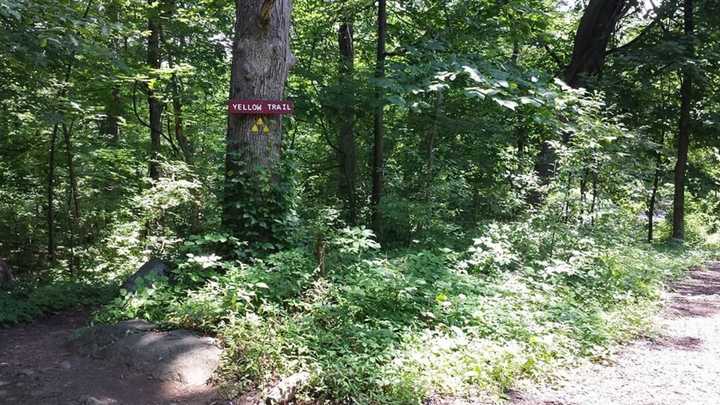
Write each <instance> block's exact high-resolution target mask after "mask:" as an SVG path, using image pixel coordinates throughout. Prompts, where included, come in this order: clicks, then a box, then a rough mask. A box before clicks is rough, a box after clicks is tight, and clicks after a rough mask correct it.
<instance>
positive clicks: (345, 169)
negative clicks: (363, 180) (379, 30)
mask: <svg viewBox="0 0 720 405" xmlns="http://www.w3.org/2000/svg"><path fill="white" fill-rule="evenodd" d="M338 45H339V47H340V80H341V81H342V83H345V84H347V85H349V86H352V84H351V83H352V81H353V73H354V70H355V66H354V65H355V62H354V59H355V49H354V44H353V24H352V22H344V23H342V24H341V25H340V28H339V29H338ZM350 88H351V89H353V91H351V93H350V94H346V95H344V96H343V103H342V105H341V106H340V111H339V120H340V131H339V132H340V133H339V135H340V139H339V142H338V146H339V147H338V160H339V162H338V163H339V167H340V181H339V182H338V194H339V197H340V199H341V200H342V201H343V203H344V205H345V212H346V218H347V222H348V224H349V225H355V224H356V223H357V200H356V195H355V192H356V190H355V169H356V167H357V152H356V146H355V133H354V128H353V127H354V121H355V119H354V118H355V111H354V110H355V108H354V103H355V92H354V88H353V87H350Z"/></svg>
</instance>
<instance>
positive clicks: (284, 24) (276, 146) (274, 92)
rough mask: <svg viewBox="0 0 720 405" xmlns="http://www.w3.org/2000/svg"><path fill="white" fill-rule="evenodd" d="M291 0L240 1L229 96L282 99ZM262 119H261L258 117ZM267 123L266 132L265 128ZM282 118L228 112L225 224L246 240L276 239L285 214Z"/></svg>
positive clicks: (290, 62)
mask: <svg viewBox="0 0 720 405" xmlns="http://www.w3.org/2000/svg"><path fill="white" fill-rule="evenodd" d="M291 10H292V5H291V2H290V0H236V1H235V34H234V38H233V55H232V71H231V79H230V99H233V100H234V99H265V100H269V99H275V100H278V99H281V98H282V97H283V93H284V90H285V81H286V80H287V77H288V72H289V70H290V68H291V67H292V65H293V64H294V60H295V58H294V56H293V55H292V53H291V52H290V41H289V31H290V16H291ZM260 120H262V122H260ZM266 128H267V132H265V129H266ZM281 147H282V121H281V119H280V118H270V117H260V116H247V115H231V116H229V117H228V128H227V134H226V156H225V193H224V196H223V225H224V226H225V227H226V228H227V229H228V230H230V231H231V232H233V233H234V234H235V235H236V236H238V237H240V238H241V239H242V240H248V241H259V242H272V241H274V240H277V239H278V236H279V235H277V234H276V232H275V230H274V229H275V228H274V226H273V224H275V223H276V221H277V220H278V219H279V218H282V215H283V214H284V208H286V207H285V204H284V203H283V201H282V200H283V198H284V194H285V193H284V192H283V190H282V189H281V187H279V186H280V184H281V181H282V173H281V169H282V168H281V167H280V163H281V161H280V158H281Z"/></svg>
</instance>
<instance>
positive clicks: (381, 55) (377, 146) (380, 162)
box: [370, 0, 387, 239]
mask: <svg viewBox="0 0 720 405" xmlns="http://www.w3.org/2000/svg"><path fill="white" fill-rule="evenodd" d="M386 33H387V4H386V0H378V16H377V64H376V67H375V77H376V78H377V79H379V80H382V79H383V78H385V56H386V55H385V41H386ZM375 92H376V93H375V98H376V100H375V102H376V103H377V105H376V107H375V117H374V139H373V156H372V161H373V164H372V171H373V172H372V195H371V198H370V205H371V209H372V229H373V231H374V232H375V235H377V237H378V239H382V212H381V210H380V199H381V197H382V190H383V182H384V179H383V177H384V171H385V163H384V156H383V154H384V151H383V149H384V147H383V143H384V140H385V126H384V122H383V118H384V117H383V112H384V109H385V92H384V91H383V88H382V87H381V86H380V85H378V86H377V88H376V90H375Z"/></svg>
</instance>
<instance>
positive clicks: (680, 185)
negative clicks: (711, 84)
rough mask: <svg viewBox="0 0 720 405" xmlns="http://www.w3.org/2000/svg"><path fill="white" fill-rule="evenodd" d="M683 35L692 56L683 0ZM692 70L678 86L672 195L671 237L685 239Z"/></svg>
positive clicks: (689, 10) (688, 1) (688, 8)
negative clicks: (678, 100)
mask: <svg viewBox="0 0 720 405" xmlns="http://www.w3.org/2000/svg"><path fill="white" fill-rule="evenodd" d="M684 17H685V18H684V19H685V36H686V40H687V41H688V43H689V49H688V51H689V52H688V56H689V58H692V57H693V56H694V53H695V52H694V49H693V46H692V40H693V30H694V28H693V25H694V24H693V23H694V21H693V3H692V0H685V11H684ZM692 92H693V88H692V71H691V68H690V67H689V66H688V65H687V63H686V65H685V67H684V68H683V77H682V85H681V87H680V99H681V100H680V123H679V125H678V127H679V128H678V141H677V163H676V164H675V195H674V197H673V232H672V237H673V239H678V240H683V239H685V172H686V170H687V161H688V149H689V144H690V109H691V108H692Z"/></svg>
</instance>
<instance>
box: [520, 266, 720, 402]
mask: <svg viewBox="0 0 720 405" xmlns="http://www.w3.org/2000/svg"><path fill="white" fill-rule="evenodd" d="M656 325H657V326H658V331H657V333H655V334H653V336H652V337H648V338H645V339H641V340H638V341H635V342H633V343H631V344H629V345H627V346H626V347H624V348H622V350H620V351H619V352H618V353H617V354H616V355H614V356H611V358H609V359H606V360H607V361H605V362H603V364H592V363H588V364H585V365H582V366H581V367H579V368H576V369H572V370H566V371H565V372H564V373H563V374H561V378H560V381H559V383H557V384H554V385H548V386H540V387H537V386H535V387H522V389H520V390H517V391H511V392H510V393H509V397H510V403H512V404H514V405H710V404H720V385H719V384H718V382H720V263H715V264H710V265H708V266H706V267H704V268H698V269H693V270H691V271H690V272H689V274H688V275H687V277H685V278H684V279H683V280H682V281H679V282H676V283H674V284H672V285H671V286H670V288H669V291H668V293H667V294H666V297H665V306H664V310H663V311H662V312H661V313H660V315H659V316H658V319H657V321H656Z"/></svg>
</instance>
